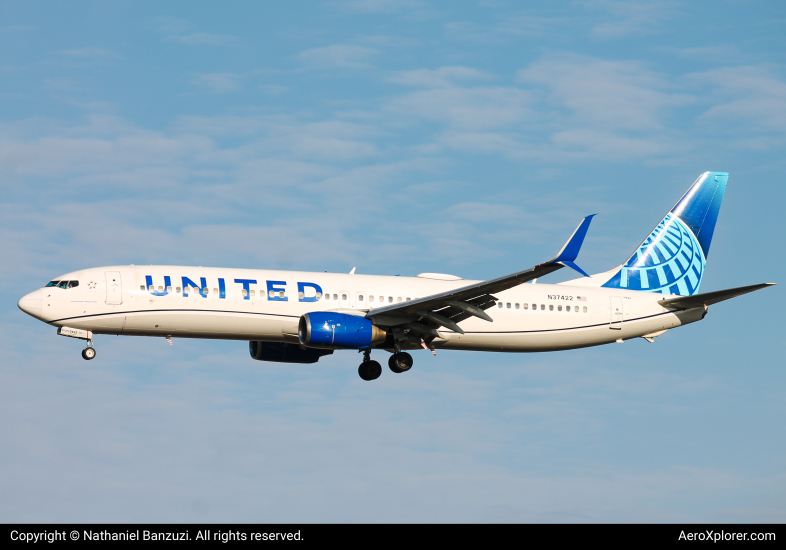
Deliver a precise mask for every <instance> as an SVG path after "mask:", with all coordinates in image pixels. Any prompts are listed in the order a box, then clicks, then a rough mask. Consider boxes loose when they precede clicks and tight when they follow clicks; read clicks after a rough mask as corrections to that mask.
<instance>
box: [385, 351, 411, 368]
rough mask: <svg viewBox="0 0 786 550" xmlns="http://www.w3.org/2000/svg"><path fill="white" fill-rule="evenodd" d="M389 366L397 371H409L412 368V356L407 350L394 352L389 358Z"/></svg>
mask: <svg viewBox="0 0 786 550" xmlns="http://www.w3.org/2000/svg"><path fill="white" fill-rule="evenodd" d="M388 367H390V370H392V371H393V372H395V373H401V372H407V371H408V370H409V369H411V368H412V356H411V355H410V354H408V353H407V352H406V351H401V352H398V353H394V354H393V355H391V356H390V359H388Z"/></svg>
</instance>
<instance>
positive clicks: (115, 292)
mask: <svg viewBox="0 0 786 550" xmlns="http://www.w3.org/2000/svg"><path fill="white" fill-rule="evenodd" d="M104 275H106V303H107V304H110V305H118V304H122V303H123V283H122V281H121V280H120V272H119V271H105V272H104Z"/></svg>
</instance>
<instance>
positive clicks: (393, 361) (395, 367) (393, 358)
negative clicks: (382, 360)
mask: <svg viewBox="0 0 786 550" xmlns="http://www.w3.org/2000/svg"><path fill="white" fill-rule="evenodd" d="M388 367H390V370H392V371H393V372H395V373H396V374H401V373H402V372H404V371H403V370H401V369H400V368H398V365H396V354H393V355H391V356H390V357H388Z"/></svg>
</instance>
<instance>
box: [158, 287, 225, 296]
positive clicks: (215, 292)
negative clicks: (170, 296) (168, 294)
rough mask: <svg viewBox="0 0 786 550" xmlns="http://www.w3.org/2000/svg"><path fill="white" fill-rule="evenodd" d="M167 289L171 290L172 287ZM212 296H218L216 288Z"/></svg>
mask: <svg viewBox="0 0 786 550" xmlns="http://www.w3.org/2000/svg"><path fill="white" fill-rule="evenodd" d="M169 288H172V287H171V286H170V287H169ZM213 296H218V289H217V288H214V289H213Z"/></svg>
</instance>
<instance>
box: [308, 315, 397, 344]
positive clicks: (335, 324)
mask: <svg viewBox="0 0 786 550" xmlns="http://www.w3.org/2000/svg"><path fill="white" fill-rule="evenodd" d="M298 336H299V337H300V343H301V344H303V345H304V346H309V347H316V348H331V349H335V348H349V349H365V348H370V347H371V346H372V345H373V344H379V343H381V342H384V341H385V338H386V337H387V334H386V333H385V331H384V330H382V329H380V328H378V327H375V326H374V325H373V324H372V323H371V321H369V320H368V319H366V318H365V317H359V316H357V315H347V314H346V313H331V312H329V311H316V312H314V313H306V314H305V315H303V316H301V317H300V323H299V324H298Z"/></svg>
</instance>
